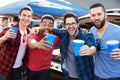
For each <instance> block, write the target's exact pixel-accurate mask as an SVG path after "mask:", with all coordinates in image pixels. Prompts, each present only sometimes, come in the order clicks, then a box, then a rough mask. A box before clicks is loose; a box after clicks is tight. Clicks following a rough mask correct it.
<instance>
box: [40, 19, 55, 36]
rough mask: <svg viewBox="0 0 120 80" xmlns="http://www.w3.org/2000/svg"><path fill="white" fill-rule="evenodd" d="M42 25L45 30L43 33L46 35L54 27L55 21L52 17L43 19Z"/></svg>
mask: <svg viewBox="0 0 120 80" xmlns="http://www.w3.org/2000/svg"><path fill="white" fill-rule="evenodd" d="M40 27H41V29H42V30H43V34H44V35H46V33H50V32H51V31H52V29H53V28H54V22H53V20H51V19H43V20H42V22H41V23H40Z"/></svg>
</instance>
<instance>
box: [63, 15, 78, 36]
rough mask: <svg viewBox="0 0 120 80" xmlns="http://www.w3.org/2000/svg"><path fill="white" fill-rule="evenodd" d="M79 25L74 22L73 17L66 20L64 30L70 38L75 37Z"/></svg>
mask: <svg viewBox="0 0 120 80" xmlns="http://www.w3.org/2000/svg"><path fill="white" fill-rule="evenodd" d="M78 27H79V24H78V23H77V22H76V20H75V18H74V17H68V18H66V23H65V28H66V30H67V31H68V33H69V35H70V36H73V37H75V36H76V35H77V33H78Z"/></svg>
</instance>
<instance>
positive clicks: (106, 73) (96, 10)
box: [84, 3, 120, 80]
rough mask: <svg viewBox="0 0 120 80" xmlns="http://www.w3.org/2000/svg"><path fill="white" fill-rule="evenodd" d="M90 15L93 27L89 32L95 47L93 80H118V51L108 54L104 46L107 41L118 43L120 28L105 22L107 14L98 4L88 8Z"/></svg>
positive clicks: (119, 78) (119, 59)
mask: <svg viewBox="0 0 120 80" xmlns="http://www.w3.org/2000/svg"><path fill="white" fill-rule="evenodd" d="M90 14H91V16H90V18H91V20H92V23H93V25H94V27H92V28H91V30H90V32H91V33H93V35H94V39H95V40H96V45H97V54H96V55H95V69H94V73H95V79H94V80H120V49H114V50H113V51H112V52H111V53H109V51H108V48H107V45H106V42H107V41H109V40H118V41H119V42H120V35H119V33H120V26H117V25H115V24H112V23H110V22H108V21H107V13H106V11H105V8H104V6H103V5H102V4H100V3H96V4H93V5H92V6H91V7H90ZM84 55H85V54H84Z"/></svg>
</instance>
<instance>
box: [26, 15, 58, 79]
mask: <svg viewBox="0 0 120 80" xmlns="http://www.w3.org/2000/svg"><path fill="white" fill-rule="evenodd" d="M37 28H38V29H37ZM37 28H36V29H33V30H36V31H37V32H36V31H33V32H36V34H34V33H31V34H30V35H29V37H28V38H29V39H28V46H29V58H28V59H29V60H28V70H27V80H49V71H50V64H51V58H52V52H53V49H54V47H55V45H56V43H59V40H60V39H59V38H57V39H56V40H55V42H54V44H53V45H52V44H51V43H49V42H47V41H46V39H45V36H46V33H50V34H53V33H52V31H51V30H52V29H53V28H54V18H53V17H52V16H51V15H48V14H47V15H44V16H42V17H41V23H40V27H37ZM39 28H40V29H39ZM38 30H39V31H38ZM53 35H54V34H53ZM48 44H50V45H52V46H47V45H48Z"/></svg>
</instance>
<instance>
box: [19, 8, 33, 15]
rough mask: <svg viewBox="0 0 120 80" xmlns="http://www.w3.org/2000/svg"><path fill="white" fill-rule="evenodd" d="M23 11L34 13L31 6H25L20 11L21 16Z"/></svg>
mask: <svg viewBox="0 0 120 80" xmlns="http://www.w3.org/2000/svg"><path fill="white" fill-rule="evenodd" d="M23 10H28V11H31V12H33V11H32V9H31V8H30V7H29V6H25V7H24V8H22V9H21V10H20V12H19V14H21V13H22V11H23Z"/></svg>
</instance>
